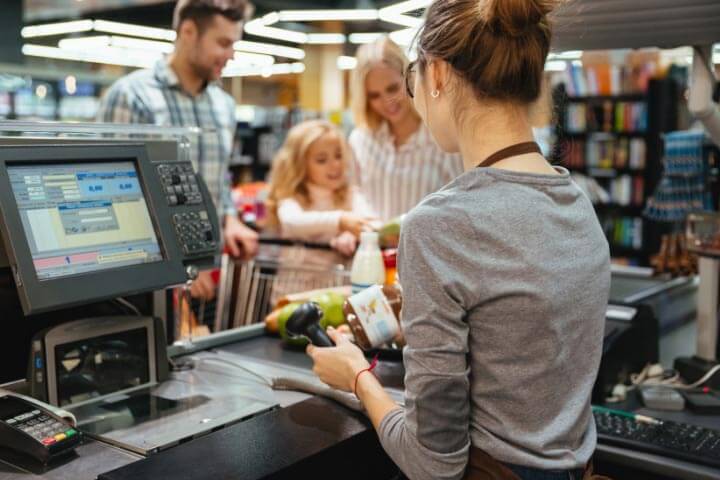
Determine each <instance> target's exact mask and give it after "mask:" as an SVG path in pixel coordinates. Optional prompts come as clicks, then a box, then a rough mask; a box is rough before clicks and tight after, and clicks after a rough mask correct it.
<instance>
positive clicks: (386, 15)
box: [378, 0, 432, 28]
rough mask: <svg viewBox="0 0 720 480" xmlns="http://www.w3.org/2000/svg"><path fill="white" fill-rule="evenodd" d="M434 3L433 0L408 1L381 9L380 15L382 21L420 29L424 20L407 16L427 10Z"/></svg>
mask: <svg viewBox="0 0 720 480" xmlns="http://www.w3.org/2000/svg"><path fill="white" fill-rule="evenodd" d="M431 3H432V0H408V1H406V2H400V3H396V4H395V5H390V6H389V7H385V8H381V9H380V10H379V11H378V13H379V17H380V20H383V21H385V22H390V23H395V24H397V25H401V26H403V27H410V28H418V27H420V26H421V25H422V24H423V22H424V20H423V19H422V18H418V17H412V16H410V15H405V14H406V13H408V12H413V11H415V10H419V9H421V8H425V7H427V6H428V5H430V4H431Z"/></svg>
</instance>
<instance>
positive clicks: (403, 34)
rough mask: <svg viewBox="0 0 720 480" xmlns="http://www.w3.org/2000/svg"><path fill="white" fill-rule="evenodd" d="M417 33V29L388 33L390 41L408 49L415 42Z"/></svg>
mask: <svg viewBox="0 0 720 480" xmlns="http://www.w3.org/2000/svg"><path fill="white" fill-rule="evenodd" d="M417 33H418V29H417V28H405V29H403V30H396V31H394V32H390V39H391V40H392V41H393V42H395V43H397V44H398V45H400V46H402V47H409V46H410V45H412V43H413V41H414V40H415V37H416V36H417Z"/></svg>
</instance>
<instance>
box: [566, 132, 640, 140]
mask: <svg viewBox="0 0 720 480" xmlns="http://www.w3.org/2000/svg"><path fill="white" fill-rule="evenodd" d="M563 135H564V136H565V137H568V138H588V137H592V136H602V135H607V136H609V137H625V138H647V137H648V133H647V132H604V131H600V130H599V131H596V132H568V131H564V132H563Z"/></svg>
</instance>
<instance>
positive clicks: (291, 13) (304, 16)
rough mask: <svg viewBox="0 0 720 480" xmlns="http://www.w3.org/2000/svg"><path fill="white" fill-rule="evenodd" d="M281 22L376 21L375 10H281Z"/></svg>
mask: <svg viewBox="0 0 720 480" xmlns="http://www.w3.org/2000/svg"><path fill="white" fill-rule="evenodd" d="M278 17H279V21H281V22H323V21H345V22H352V21H372V20H377V19H378V11H377V10H376V9H366V10H281V11H280V12H278Z"/></svg>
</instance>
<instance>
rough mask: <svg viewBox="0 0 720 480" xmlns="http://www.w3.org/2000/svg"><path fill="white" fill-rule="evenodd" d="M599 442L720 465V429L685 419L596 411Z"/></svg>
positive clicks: (668, 456)
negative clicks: (654, 420)
mask: <svg viewBox="0 0 720 480" xmlns="http://www.w3.org/2000/svg"><path fill="white" fill-rule="evenodd" d="M593 414H594V416H595V423H596V425H597V432H598V442H599V443H605V444H607V445H616V446H619V447H623V448H627V449H631V450H638V451H642V452H647V453H652V454H655V455H660V456H663V457H667V458H675V459H678V460H684V461H688V462H692V463H697V464H700V465H706V466H709V467H714V468H720V431H718V430H711V429H709V428H703V427H699V426H696V425H690V424H686V423H677V422H670V421H662V422H661V423H657V424H650V423H645V422H641V421H637V420H635V419H633V418H628V417H625V416H622V415H618V414H615V413H610V412H603V411H594V412H593Z"/></svg>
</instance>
